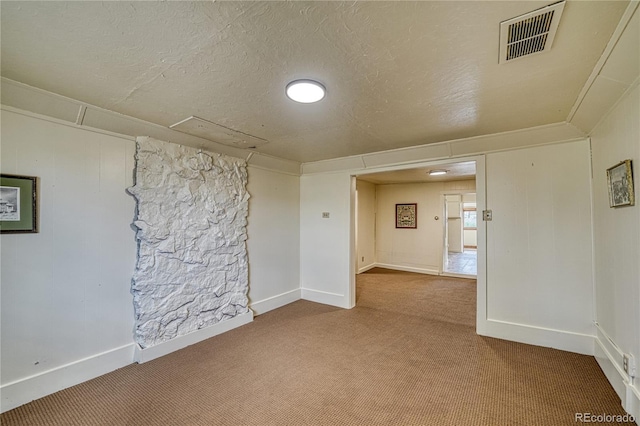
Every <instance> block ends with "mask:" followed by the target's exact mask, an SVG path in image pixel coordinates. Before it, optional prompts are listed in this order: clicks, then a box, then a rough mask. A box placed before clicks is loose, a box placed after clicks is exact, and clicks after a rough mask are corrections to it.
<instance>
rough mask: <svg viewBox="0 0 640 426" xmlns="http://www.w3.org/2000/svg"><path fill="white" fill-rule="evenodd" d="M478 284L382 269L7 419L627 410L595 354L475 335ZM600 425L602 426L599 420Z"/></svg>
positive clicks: (484, 420) (475, 419)
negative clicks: (332, 294)
mask: <svg viewBox="0 0 640 426" xmlns="http://www.w3.org/2000/svg"><path fill="white" fill-rule="evenodd" d="M475 284H476V283H475V281H473V280H464V279H455V278H444V277H434V276H428V275H418V274H411V273H404V272H394V271H389V270H383V269H373V270H371V271H369V272H367V273H364V274H361V275H359V276H358V279H357V306H356V307H355V308H354V309H351V310H343V309H338V308H333V307H330V306H324V305H320V304H316V303H312V302H307V301H298V302H295V303H292V304H290V305H287V306H285V307H282V308H280V309H277V310H274V311H271V312H269V313H267V314H264V315H261V316H258V317H256V318H255V320H254V322H253V323H251V324H248V325H246V326H243V327H240V328H237V329H235V330H232V331H230V332H228V333H225V334H223V335H220V336H216V337H214V338H211V339H208V340H206V341H204V342H201V343H199V344H196V345H193V346H190V347H188V348H186V349H183V350H181V351H178V352H174V353H172V354H170V355H167V356H165V357H162V358H159V359H157V360H154V361H151V362H148V363H145V364H142V365H137V364H133V365H130V366H127V367H125V368H122V369H119V370H117V371H114V372H112V373H109V374H107V375H104V376H101V377H99V378H96V379H94V380H91V381H88V382H85V383H82V384H80V385H78V386H74V387H72V388H69V389H66V390H63V391H60V392H57V393H55V394H53V395H50V396H48V397H45V398H42V399H39V400H37V401H34V402H32V403H29V404H26V405H24V406H22V407H19V408H17V409H15V410H12V411H9V412H6V413H4V414H3V415H2V416H1V418H0V420H1V422H2V425H65V426H67V425H111V426H115V425H553V426H555V425H575V424H576V422H575V413H593V414H603V413H604V414H612V415H614V414H621V415H622V414H624V411H623V410H622V408H621V406H620V401H619V399H618V397H617V395H616V394H615V392H614V391H613V389H612V388H611V386H610V385H609V383H608V382H607V380H606V379H605V377H604V375H603V373H602V372H601V370H600V369H599V367H598V365H597V364H596V361H595V360H594V358H593V357H589V356H584V355H577V354H573V353H568V352H563V351H559V350H554V349H548V348H541V347H536V346H529V345H524V344H519V343H513V342H507V341H503V340H498V339H491V338H485V337H480V336H477V335H476V334H475V331H474V330H475V328H474V322H475V311H476V310H475ZM601 424H602V423H601Z"/></svg>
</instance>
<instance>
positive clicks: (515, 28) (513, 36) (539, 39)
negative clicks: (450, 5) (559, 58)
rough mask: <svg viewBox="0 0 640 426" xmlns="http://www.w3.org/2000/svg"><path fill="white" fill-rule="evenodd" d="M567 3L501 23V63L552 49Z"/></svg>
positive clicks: (553, 5)
mask: <svg viewBox="0 0 640 426" xmlns="http://www.w3.org/2000/svg"><path fill="white" fill-rule="evenodd" d="M564 4H565V2H564V1H562V2H560V3H554V4H551V5H549V6H546V7H543V8H542V9H538V10H534V11H533V12H529V13H526V14H524V15H521V16H518V17H516V18H513V19H509V20H508V21H504V22H501V23H500V63H501V64H503V63H505V62H508V61H512V60H514V59H517V58H521V57H523V56H528V55H533V54H534V53H541V52H545V51H547V50H549V49H551V44H552V43H553V38H554V37H555V35H556V30H557V29H558V23H559V22H560V16H561V15H562V10H563V9H564Z"/></svg>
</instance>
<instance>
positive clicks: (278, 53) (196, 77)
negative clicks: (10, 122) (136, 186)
mask: <svg viewBox="0 0 640 426" xmlns="http://www.w3.org/2000/svg"><path fill="white" fill-rule="evenodd" d="M549 3H551V2H529V1H486V2H485V1H471V2H462V1H447V2H434V1H421V2H408V1H403V2H384V1H382V2H349V3H343V2H319V1H318V2H262V1H258V2H189V1H186V2H65V1H52V2H21V1H20V2H11V1H2V2H1V3H0V7H1V19H2V21H1V43H2V44H1V47H2V75H3V76H4V77H7V78H9V79H12V80H15V81H19V82H22V83H26V84H28V85H31V86H34V87H38V88H41V89H44V90H48V91H51V92H54V93H58V94H61V95H64V96H68V97H70V98H73V99H77V100H80V101H82V102H86V103H89V104H92V105H96V106H99V107H102V108H106V109H109V110H112V111H116V112H119V113H122V114H126V115H130V116H133V117H137V118H140V119H143V120H146V121H149V122H152V123H156V124H160V125H163V126H170V125H171V124H174V123H176V122H178V121H181V120H183V119H185V118H187V117H189V116H192V115H194V116H198V117H201V118H203V119H205V120H209V121H212V122H214V123H217V124H219V125H222V126H225V127H227V128H230V129H234V130H236V131H238V132H243V133H248V134H251V135H254V136H256V137H259V138H262V139H266V140H268V141H270V142H269V143H268V144H266V145H264V146H262V147H260V148H258V149H257V150H258V151H259V152H262V153H265V154H269V155H273V156H277V157H281V158H286V159H291V160H295V161H300V162H310V161H315V160H320V159H327V158H336V157H342V156H348V155H356V154H363V153H369V152H375V151H381V150H387V149H393V148H400V147H407V146H412V145H419V144H425V143H433V142H439V141H445V140H452V139H458V138H464V137H470V136H477V135H483V134H491V133H497V132H504V131H509V130H515V129H522V128H527V127H533V126H538V125H544V124H550V123H557V122H563V121H565V120H566V119H567V116H568V114H569V112H570V110H571V107H572V106H573V104H574V103H575V101H576V99H577V97H578V95H579V93H580V90H581V89H582V87H583V85H584V84H585V82H586V80H587V78H588V77H589V74H590V73H591V71H592V69H593V68H594V65H595V64H596V62H597V60H598V59H599V57H600V55H601V54H602V52H603V50H604V48H605V46H606V44H607V42H608V41H609V39H610V37H611V34H612V33H613V31H614V29H615V27H616V25H617V23H618V21H619V20H620V17H621V16H622V14H623V12H624V10H625V8H626V6H627V4H628V2H626V1H624V2H616V1H602V2H598V1H596V2H592V1H569V2H568V4H567V6H566V7H565V10H564V13H563V16H562V20H561V22H560V27H559V29H558V33H557V35H556V39H555V42H554V45H553V47H552V49H551V51H550V52H548V53H544V54H539V55H535V56H532V57H528V58H522V59H518V60H515V61H513V62H512V63H507V64H504V65H498V32H499V24H500V22H501V21H503V20H506V19H509V18H512V17H515V16H518V15H520V14H523V13H526V12H529V11H531V10H534V9H537V8H540V7H542V6H545V5H547V4H549ZM298 78H314V79H317V80H319V81H320V82H322V83H323V84H324V85H325V86H326V87H327V89H328V93H327V96H326V97H325V99H324V100H323V101H321V102H319V103H317V104H313V105H301V104H296V103H293V102H291V101H289V100H288V99H287V98H286V96H285V94H284V87H285V86H286V84H287V83H288V82H289V81H291V80H294V79H298Z"/></svg>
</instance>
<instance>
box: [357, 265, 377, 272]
mask: <svg viewBox="0 0 640 426" xmlns="http://www.w3.org/2000/svg"><path fill="white" fill-rule="evenodd" d="M377 266H378V265H377V264H376V263H371V264H369V265H366V266H363V267H362V268H360V269H358V272H356V274H362V273H363V272H367V271H369V270H371V269H373V268H376V267H377Z"/></svg>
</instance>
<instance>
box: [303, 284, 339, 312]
mask: <svg viewBox="0 0 640 426" xmlns="http://www.w3.org/2000/svg"><path fill="white" fill-rule="evenodd" d="M301 291H302V299H303V300H308V301H310V302H316V303H322V304H323V305H330V306H337V307H338V308H344V309H349V307H348V300H347V297H346V296H345V295H344V294H338V293H330V292H327V291H321V290H311V289H309V288H302V289H301Z"/></svg>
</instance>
